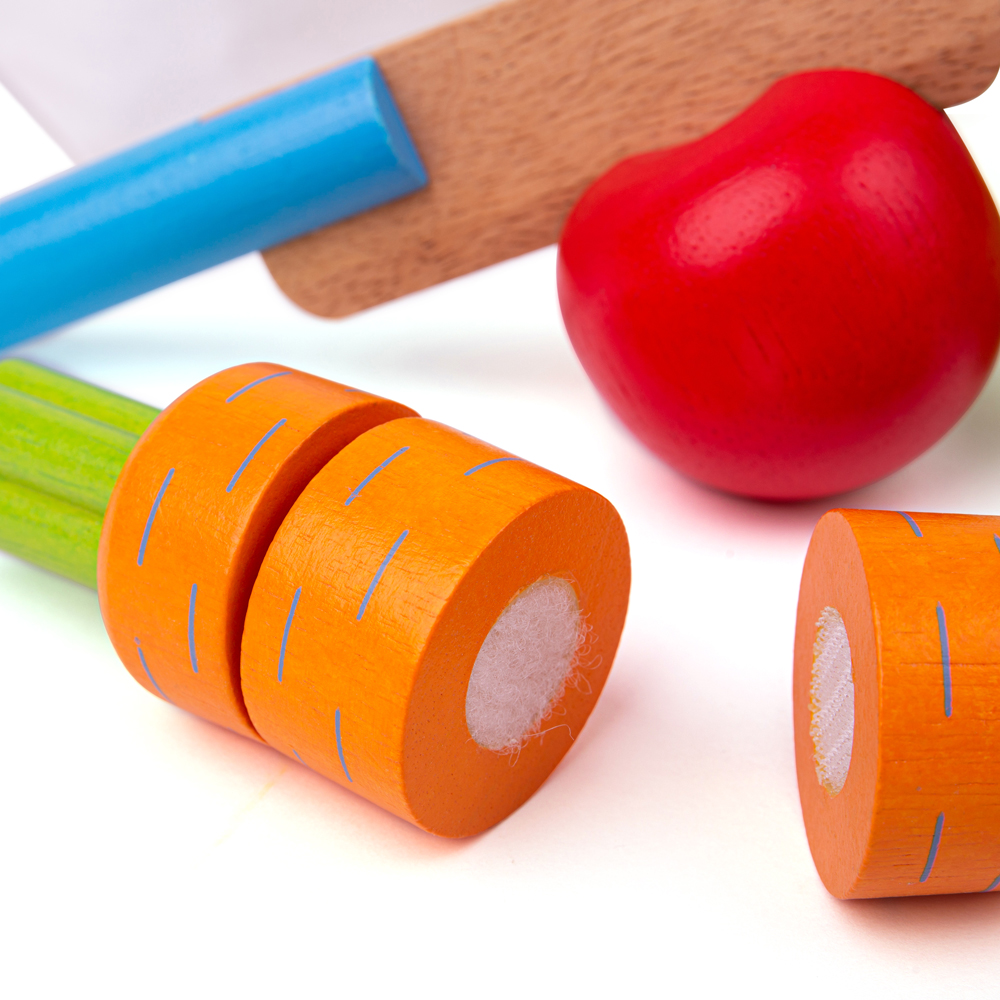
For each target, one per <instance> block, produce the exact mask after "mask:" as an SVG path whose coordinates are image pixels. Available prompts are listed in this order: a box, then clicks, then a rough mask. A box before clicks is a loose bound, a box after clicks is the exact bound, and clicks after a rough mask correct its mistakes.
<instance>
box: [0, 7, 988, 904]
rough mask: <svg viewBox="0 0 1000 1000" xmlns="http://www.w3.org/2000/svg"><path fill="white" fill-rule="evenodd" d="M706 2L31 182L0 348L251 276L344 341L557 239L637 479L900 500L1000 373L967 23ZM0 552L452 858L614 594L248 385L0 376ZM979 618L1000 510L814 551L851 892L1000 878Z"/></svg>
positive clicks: (917, 524) (984, 885)
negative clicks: (109, 383) (954, 122)
mask: <svg viewBox="0 0 1000 1000" xmlns="http://www.w3.org/2000/svg"><path fill="white" fill-rule="evenodd" d="M691 6H692V5H690V4H686V3H680V2H678V3H672V4H666V5H665V4H662V3H659V2H657V0H634V2H631V3H627V2H625V0H509V2H507V3H503V4H499V5H497V6H495V7H491V8H489V9H487V10H485V11H482V12H480V13H478V14H475V15H472V16H470V17H467V18H464V19H462V20H460V21H457V22H454V23H452V24H449V25H445V26H443V27H441V28H439V29H435V30H434V31H431V32H428V33H426V34H424V35H421V36H419V37H417V38H413V39H409V40H406V41H404V42H400V43H397V44H396V45H394V46H392V47H390V48H388V49H386V50H384V51H382V52H378V53H375V55H374V56H373V57H365V58H362V59H359V60H355V61H353V62H351V63H349V64H347V65H345V66H342V67H338V68H335V69H333V70H330V71H328V72H326V73H323V74H320V75H318V76H315V77H313V78H310V79H308V80H306V81H304V82H300V83H296V84H293V85H291V86H289V87H287V88H284V89H282V90H280V91H278V92H276V93H273V94H270V95H267V96H265V97H263V98H259V99H255V100H251V101H249V102H247V103H245V104H243V105H240V106H239V107H237V108H235V109H231V110H229V111H225V112H222V113H219V114H216V115H210V116H207V117H206V118H204V119H202V120H200V121H198V122H195V123H193V124H192V125H189V126H187V127H185V128H182V129H180V130H178V131H175V132H173V133H170V134H167V135H165V136H162V137H161V138H159V139H156V140H154V141H152V142H149V143H146V144H144V145H141V146H138V147H135V148H133V149H131V150H128V151H126V152H123V153H120V154H117V155H116V156H113V157H111V158H109V159H107V160H104V161H102V162H99V163H94V164H90V165H88V166H85V167H82V168H80V169H77V170H73V171H70V172H68V173H66V174H64V175H61V176H59V177H57V178H55V179H54V180H52V181H50V182H48V183H46V184H42V185H39V186H37V187H35V188H32V189H30V190H28V191H25V192H22V193H20V194H17V195H14V196H13V197H11V198H8V199H6V200H5V201H3V202H0V297H2V301H3V302H4V309H3V311H2V316H0V343H2V344H3V345H5V346H9V345H12V344H15V343H17V342H20V341H22V340H24V339H25V338H28V337H31V336H34V335H36V334H39V333H42V332H45V331H48V330H51V329H53V328H56V327H58V326H60V325H62V324H64V323H67V322H69V321H71V320H74V319H78V318H80V317H83V316H86V315H88V314H90V313H92V312H94V311H97V310H99V309H103V308H105V307H107V306H109V305H112V304H114V303H117V302H121V301H124V300H125V299H127V298H130V297H132V296H134V295H137V294H140V293H142V292H144V291H147V290H149V289H152V288H155V287H157V286H159V285H162V284H165V283H167V282H170V281H173V280H176V279H177V278H179V277H182V276H184V275H188V274H192V273H195V272H196V271H199V270H202V269H204V268H206V267H209V266H211V265H213V264H216V263H219V262H221V261H223V260H227V259H230V258H232V257H235V256H237V255H240V254H243V253H246V252H248V251H250V250H262V251H264V252H265V258H266V260H267V263H268V265H269V267H270V268H271V269H272V272H273V273H274V275H275V277H276V278H277V280H278V282H279V284H280V285H281V287H282V288H283V289H284V290H285V291H286V292H287V293H288V294H289V295H290V296H291V297H292V298H293V299H294V300H295V301H296V302H298V303H299V304H300V305H303V306H304V307H305V308H307V309H310V310H312V311H314V312H317V313H319V314H321V315H326V316H335V315H345V314H347V313H349V312H352V311H356V310H358V309H361V308H364V307H367V306H370V305H374V304H376V303H378V302H381V301H385V300H387V299H390V298H393V297H396V296H399V295H402V294H405V293H406V292H409V291H412V290H415V289H418V288H421V287H425V286H427V285H430V284H434V283H436V282H439V281H442V280H444V279H446V278H449V277H453V276H455V275H458V274H462V273H465V272H467V271H470V270H473V269H475V268H478V267H482V266H484V265H486V264H489V263H493V262H495V261H497V260H501V259H504V258H506V257H510V256H513V255H515V254H518V253H522V252H524V251H527V250H530V249H533V248H535V247H538V246H542V245H546V244H548V243H551V242H553V241H554V240H557V239H558V241H559V259H558V278H557V280H558V294H559V300H560V305H561V308H562V312H563V317H564V320H565V323H566V327H567V331H568V333H569V337H570V340H571V342H572V344H573V346H574V348H575V350H576V352H577V354H578V355H579V357H580V360H581V362H582V363H583V366H584V368H585V369H586V371H587V374H588V375H589V376H590V378H591V379H592V381H593V382H594V384H595V386H596V387H597V389H598V391H599V392H600V393H601V395H602V396H603V397H604V399H605V400H606V402H607V403H608V405H609V406H610V408H611V409H612V410H613V411H614V412H615V413H616V414H617V416H618V417H619V418H620V419H621V420H622V422H623V423H624V424H625V425H626V426H627V427H628V428H629V429H630V430H631V431H632V432H633V433H634V434H635V435H636V437H638V438H639V439H640V440H641V441H642V442H643V443H644V444H645V445H646V446H647V447H648V448H649V449H650V450H651V451H652V452H654V453H655V454H656V455H657V456H659V457H660V458H661V459H662V460H663V461H665V462H667V463H668V464H670V465H671V466H673V467H674V468H676V469H677V470H678V471H680V472H681V473H683V474H685V475H686V476H688V477H689V478H691V479H693V480H696V481H698V482H700V483H703V484H705V485H706V486H707V487H711V488H715V489H720V490H724V491H727V492H730V493H733V494H736V495H739V496H744V497H748V498H752V499H755V500H765V501H796V500H802V499H814V498H822V497H828V496H831V495H833V494H836V493H841V492H843V491H845V490H849V489H853V488H855V487H858V486H862V485H865V484H867V483H870V482H872V481H874V480H876V479H878V478H880V477H882V476H885V475H887V474H889V473H890V472H893V471H895V470H896V469H898V468H900V467H901V466H903V465H904V464H906V463H907V462H909V461H911V460H912V459H913V458H915V457H916V456H917V455H919V454H921V453H922V452H923V451H925V450H926V449H927V448H928V447H930V446H931V445H932V444H933V443H934V442H935V441H937V440H938V439H939V438H940V437H941V436H942V435H943V434H944V433H945V432H946V431H948V430H949V429H950V428H951V427H952V426H953V425H954V424H955V422H956V421H957V420H958V419H959V418H960V417H961V416H962V414H963V413H964V412H965V411H966V410H967V408H968V407H969V406H970V405H971V403H972V402H973V400H974V399H975V398H976V396H977V395H978V393H979V391H980V390H981V389H982V387H983V385H984V384H985V382H986V379H987V377H988V376H989V373H990V371H991V369H992V366H993V364H994V361H995V358H996V354H997V348H998V344H1000V216H998V214H997V210H996V207H995V206H994V203H993V200H992V198H991V196H990V193H989V191H988V190H987V188H986V185H985V184H984V182H983V180H982V178H981V177H980V175H979V172H978V170H977V168H976V165H975V163H974V162H973V160H972V158H971V156H970V155H969V153H968V151H967V150H966V148H965V146H964V145H963V143H962V141H961V139H960V138H959V136H958V134H957V133H956V131H955V130H954V128H953V127H952V126H951V124H950V123H949V121H948V119H947V117H946V116H945V114H944V113H943V111H942V110H941V108H942V107H944V106H947V105H950V104H955V103H960V102H961V101H964V100H968V99H971V98H972V97H974V96H976V95H977V94H978V93H980V92H981V91H982V90H983V89H985V87H986V86H987V85H988V84H989V83H990V81H991V80H992V78H993V76H994V75H995V73H996V69H997V66H998V64H1000V38H998V37H997V36H996V33H995V31H993V25H992V22H991V18H992V15H993V13H994V11H993V9H992V5H991V4H990V3H986V2H983V0H962V2H960V3H952V4H949V5H947V6H946V7H942V9H941V10H940V11H939V12H938V13H937V15H936V18H932V20H935V22H936V23H935V30H934V32H928V31H927V30H926V25H924V24H923V22H922V21H921V20H919V19H918V18H917V17H916V15H915V14H913V13H912V12H910V11H909V8H906V9H903V8H901V7H899V8H897V7H896V6H891V7H890V8H889V9H886V10H881V9H879V11H878V13H877V14H873V13H872V10H871V9H870V6H869V5H866V4H863V3H861V2H860V0H850V2H848V3H846V4H845V3H841V4H839V5H837V7H838V17H837V18H835V19H834V18H832V17H831V7H830V5H829V4H827V3H825V2H818V0H799V2H795V3H791V4H787V3H780V4H779V3H774V4H759V5H753V8H752V10H749V11H748V10H747V9H746V6H747V5H741V4H739V3H737V2H736V0H712V2H710V3H708V4H700V5H698V6H699V10H700V11H701V13H702V14H704V15H705V17H704V18H702V19H701V20H697V21H696V22H695V21H691V20H690V19H686V18H685V14H686V13H688V14H689V13H690V10H688V8H689V7H691ZM846 14H853V15H854V16H855V17H854V20H852V19H851V17H848V16H846ZM612 15H614V16H612ZM609 18H611V21H609ZM720 19H721V20H720ZM612 22H613V23H614V28H613V30H609V28H608V25H609V24H610V23H612ZM862 22H863V24H862ZM720 23H721V24H722V25H724V26H725V27H724V29H723V33H724V31H726V30H728V31H730V32H733V33H737V32H744V33H746V35H747V37H752V38H753V39H754V44H753V45H750V46H749V49H748V51H747V53H746V56H745V58H743V59H742V60H741V61H740V63H739V64H738V65H737V64H735V63H734V62H733V58H734V57H733V54H732V52H730V51H729V50H727V49H725V46H721V45H720V44H719V43H718V36H719V24H720ZM886 38H892V39H893V43H894V44H893V45H892V46H886V45H883V44H880V40H884V39H886ZM595 39H600V40H601V42H602V45H601V46H598V47H597V48H595V45H594V42H595ZM585 51H586V52H588V53H590V55H589V56H588V57H587V60H589V61H587V60H583V56H582V55H581V53H582V52H585ZM886 53H891V54H888V55H887V54H886ZM581 60H583V61H581ZM705 65H707V66H708V67H709V69H710V70H711V71H712V72H713V73H715V74H716V77H717V79H716V80H715V82H714V83H706V82H705V81H706V74H705V73H704V72H702V73H701V74H700V75H697V77H695V76H690V75H689V76H685V74H686V73H689V71H691V70H692V69H693V67H695V66H701V67H702V68H704V66H705ZM709 76H711V73H710V74H709ZM487 97H489V98H490V99H489V100H487V99H486V98H487ZM331 335H335V334H334V333H331ZM0 547H2V548H3V549H5V550H6V551H8V552H10V553H12V554H14V555H16V556H18V557H20V558H22V559H25V560H27V561H29V562H32V563H35V564H36V565H38V566H41V567H43V568H44V569H47V570H49V571H51V572H55V573H59V574H62V575H64V576H66V577H69V578H70V579H72V580H75V581H77V582H78V583H80V584H82V585H84V586H89V587H96V589H97V590H98V594H99V597H100V606H101V612H102V615H103V618H104V623H105V626H106V628H107V631H108V635H109V637H110V639H111V642H112V644H113V645H114V648H115V650H116V652H117V653H118V656H119V657H120V659H121V661H122V663H123V664H124V666H125V668H126V669H127V670H128V671H129V672H130V673H131V674H132V676H133V677H134V678H135V680H136V681H137V682H138V683H139V684H141V685H142V686H143V687H145V688H146V689H147V690H148V691H149V692H150V694H151V695H153V696H155V697H159V698H162V699H164V700H166V701H168V702H170V703H172V704H174V705H176V706H178V707H180V708H183V709H186V710H187V711H190V712H192V713H195V714H196V715H199V716H201V717H202V718H205V719H208V720H210V721H212V722H214V723H216V724H218V725H220V726H224V727H226V728H228V729H230V730H232V731H233V732H236V733H239V734H241V735H242V736H245V737H247V738H248V739H251V740H256V741H260V742H263V743H266V744H268V745H269V746H271V747H273V748H275V749H276V750H278V751H279V752H281V753H283V754H285V755H286V756H288V757H289V758H292V759H294V760H297V761H300V762H301V763H303V764H305V765H306V766H308V767H310V768H312V769H314V770H316V771H317V772H319V773H320V774H323V775H324V776H326V777H327V778H329V779H330V780H331V781H333V782H336V783H338V784H340V785H342V786H344V787H346V788H348V789H350V790H351V791H353V792H356V793H358V794H359V795H362V796H364V797H365V798H367V799H369V800H370V801H372V802H374V803H376V804H377V805H379V806H381V807H383V808H385V809H387V810H389V811H390V812H392V813H394V814H396V815H397V816H400V817H402V818H403V819H406V820H408V821H409V822H411V823H413V824H415V825H417V826H418V827H420V828H422V829H424V830H427V831H429V832H431V833H434V834H438V835H441V836H446V837H465V836H469V835H473V834H476V833H479V832H482V831H483V830H486V829H488V828H489V827H491V826H493V825H495V824H497V823H499V822H500V821H502V820H503V819H504V818H505V817H507V816H508V815H509V814H510V813H511V812H513V811H514V810H515V809H517V808H518V807H519V806H520V805H522V804H523V803H524V802H525V801H526V800H527V799H528V798H529V797H530V796H531V795H532V794H533V793H534V792H535V791H536V790H537V789H538V788H539V787H540V785H541V784H542V783H543V782H544V781H545V779H546V778H547V776H548V775H549V774H550V773H551V772H552V770H553V769H554V768H555V767H556V766H557V765H558V763H559V761H560V760H561V759H562V757H563V755H564V754H565V753H566V752H567V750H568V749H569V747H570V745H571V744H572V741H573V739H574V738H575V736H576V734H578V733H579V731H580V728H581V727H582V726H583V725H584V723H585V722H586V720H587V718H588V716H589V715H590V712H591V711H592V710H593V708H594V706H595V704H596V701H597V699H598V698H599V696H600V693H601V690H602V688H603V686H604V683H605V680H606V678H607V676H608V672H609V670H610V669H611V665H612V662H613V659H614V655H615V652H616V649H617V646H618V641H619V637H620V635H621V632H622V628H623V625H624V621H625V613H626V607H627V603H628V596H629V586H630V571H629V549H628V541H627V537H626V526H625V525H623V524H622V520H621V518H620V517H619V515H618V513H617V512H616V511H615V509H614V507H613V506H612V505H611V504H610V503H609V502H608V501H607V500H605V499H604V498H603V497H601V496H600V495H598V494H597V493H595V492H593V491H592V490H589V489H587V488H586V487H584V486H581V485H579V484H577V483H574V482H571V481H570V480H568V479H564V478H563V477H562V476H560V475H558V473H557V472H550V471H548V470H546V469H543V468H540V467H538V466H535V465H533V464H531V463H530V462H527V461H525V460H523V459H521V458H520V457H518V456H516V455H512V454H509V453H507V452H505V451H503V450H502V449H499V448H496V447H494V446H492V445H490V444H486V443H485V442H482V441H479V440H477V439H475V438H472V437H469V436H468V435H466V434H463V433H462V432H461V431H459V430H455V429H452V428H450V427H446V426H444V425H442V424H438V423H435V422H434V421H433V420H430V419H425V418H423V417H422V416H420V415H418V414H417V413H415V412H414V411H413V410H411V409H409V408H408V407H407V406H405V405H404V404H402V403H397V402H394V401H392V400H388V399H384V398H381V397H379V396H376V395H372V394H370V393H368V392H366V391H364V389H362V388H356V387H352V386H346V385H341V384H339V383H335V382H331V381H328V380H326V379H322V378H318V377H316V376H313V375H310V374H308V373H306V372H302V371H297V370H294V369H291V368H287V367H283V366H281V365H280V364H271V363H255V364H248V365H240V366H237V367H235V368H230V369H227V370H225V371H222V372H219V373H217V374H214V375H211V376H210V377H208V378H206V379H204V380H203V381H201V382H200V383H198V384H197V385H195V386H194V387H192V388H191V389H190V390H188V391H187V392H185V393H184V394H183V395H182V396H180V398H178V399H177V400H175V401H174V402H173V403H172V404H171V405H170V406H168V407H167V408H166V409H165V410H163V411H162V412H158V411H156V410H155V409H153V408H151V407H148V406H145V405H144V404H141V403H138V402H135V401H133V400H130V399H127V398H125V397H122V396H119V395H116V394H114V393H110V392H108V391H106V390H104V389H101V388H99V387H96V386H93V385H89V384H87V383H84V382H80V381H79V380H77V379H74V378H71V377H69V376H67V375H63V374H60V373H57V372H53V371H50V370H48V369H46V368H42V367H40V366H38V365H35V364H32V363H30V362H27V361H23V360H20V359H14V358H9V359H7V360H3V361H0ZM998 587H1000V517H990V516H965V515H949V514H927V513H918V512H912V511H861V510H832V511H830V512H829V513H827V514H826V515H825V516H824V517H823V518H822V519H821V520H820V522H819V524H818V525H817V527H816V529H815V532H814V535H813V539H812V543H811V544H810V547H809V551H808V554H807V556H806V561H805V567H804V570H803V576H802V583H801V591H800V597H799V607H798V620H797V629H796V637H795V650H794V672H793V673H794V679H793V684H792V687H793V700H794V720H795V722H794V724H795V746H796V756H797V769H798V778H799V791H800V797H801V802H802V811H803V816H804V820H805V826H806V832H807V834H808V838H809V844H810V847H811V849H812V853H813V857H814V860H815V863H816V867H817V870H818V872H819V874H820V876H821V878H822V880H823V882H824V884H825V885H826V887H827V888H828V889H829V891H830V892H831V893H833V894H834V895H835V896H837V897H840V898H852V897H872V896H902V895H918V894H932V893H951V892H983V891H992V890H993V889H996V888H997V887H1000V639H998V637H997V636H998V634H997V631H996V628H995V621H996V617H997V609H998V606H1000V589H998ZM775 655H781V654H780V653H779V652H776V654H775Z"/></svg>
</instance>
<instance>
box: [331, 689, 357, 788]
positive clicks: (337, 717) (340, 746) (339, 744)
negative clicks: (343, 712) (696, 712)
mask: <svg viewBox="0 0 1000 1000" xmlns="http://www.w3.org/2000/svg"><path fill="white" fill-rule="evenodd" d="M333 723H334V728H335V729H336V731H337V753H339V754H340V766H341V767H342V768H343V769H344V774H345V775H347V780H348V781H349V782H350V783H351V784H352V785H353V784H354V779H353V778H352V777H351V772H350V771H348V770H347V764H346V763H345V761H344V744H343V742H342V740H341V739H340V709H339V708H338V709H337V711H336V713H335V715H334V717H333Z"/></svg>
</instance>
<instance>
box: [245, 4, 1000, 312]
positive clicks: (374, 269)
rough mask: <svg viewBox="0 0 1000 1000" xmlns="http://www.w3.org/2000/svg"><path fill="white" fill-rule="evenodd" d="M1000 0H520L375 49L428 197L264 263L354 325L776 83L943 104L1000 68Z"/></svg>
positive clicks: (487, 255) (301, 297) (551, 219)
mask: <svg viewBox="0 0 1000 1000" xmlns="http://www.w3.org/2000/svg"><path fill="white" fill-rule="evenodd" d="M998 14H1000V4H998V3H997V0H885V2H881V3H873V2H872V0H509V2H507V3H503V4H500V5H498V6H496V7H491V8H489V9H488V10H486V11H483V12H481V13H478V14H474V15H471V16H469V17H467V18H464V19H462V20H459V21H455V22H452V23H450V24H447V25H444V26H442V27H440V28H437V29H435V30H433V31H430V32H428V33H426V34H423V35H420V36H418V37H415V38H412V39H409V40H407V41H404V42H401V43H399V44H396V45H393V46H390V47H388V48H385V49H382V50H381V51H379V52H376V53H375V55H376V58H377V59H378V61H379V63H380V64H381V66H382V68H383V71H384V72H385V75H386V77H387V79H388V81H389V84H390V86H391V87H392V90H393V93H394V94H395V96H396V99H397V101H398V103H399V106H400V108H401V110H402V112H403V116H404V118H405V120H406V122H407V124H408V126H409V127H410V130H411V133H412V135H413V137H414V139H415V141H416V144H417V147H418V149H419V150H420V152H421V155H422V156H423V157H424V160H425V163H426V165H427V168H428V170H429V173H430V176H431V184H430V186H429V188H427V189H426V190H424V191H421V192H419V193H417V194H414V195H411V196H409V197H407V198H405V199H403V200H401V201H398V202H395V203H392V204H389V205H384V206H382V207H380V208H377V209H375V210H374V211H372V212H368V213H365V214H364V215H361V216H358V217H355V218H353V219H348V220H346V221H344V222H341V223H338V224H336V225H333V226H329V227H327V228H325V229H321V230H317V231H316V232H315V233H310V234H308V235H306V236H303V237H300V238H298V239H296V240H293V241H291V242H289V243H286V244H282V245H280V246H277V247H274V248H272V249H271V250H268V251H266V252H265V253H264V259H265V261H266V262H267V265H268V267H269V268H270V269H271V273H272V274H273V275H274V278H275V280H276V281H277V282H278V284H279V286H280V287H281V288H282V290H283V291H284V292H285V293H286V294H287V295H288V296H289V297H290V298H291V299H292V300H293V301H295V302H296V303H297V304H298V305H300V306H302V307H303V308H304V309H307V310H309V311H310V312H314V313H317V314H319V315H322V316H331V317H334V316H345V315H348V314H350V313H352V312H355V311H357V310H360V309H364V308H367V307H369V306H373V305H376V304H378V303H380V302H384V301H387V300H389V299H392V298H396V297H398V296H400V295H404V294H406V293H408V292H412V291H416V290H417V289H420V288H424V287H427V286H429V285H433V284H436V283H438V282H440V281H445V280H447V279H449V278H454V277H457V276H459V275H461V274H465V273H467V272H469V271H473V270H476V269H478V268H481V267H485V266H487V265H489V264H493V263H496V262H498V261H501V260H505V259H507V258H509V257H513V256H516V255H518V254H522V253H526V252H527V251H529V250H534V249H536V248H538V247H541V246H546V245H547V244H550V243H553V242H555V241H556V240H557V239H558V237H559V233H560V229H561V227H562V224H563V220H564V219H565V217H566V215H567V213H568V212H569V209H570V208H571V207H572V205H573V203H574V202H575V201H576V199H577V198H578V197H579V196H580V195H581V194H582V192H583V191H584V189H585V188H586V187H587V185H589V184H590V183H591V182H592V181H593V180H594V179H595V178H596V177H598V176H599V175H600V174H602V173H603V172H604V171H605V170H607V169H608V168H609V167H610V166H612V165H613V164H614V163H616V162H617V161H618V160H621V159H622V158H624V157H626V156H629V155H632V154H634V153H638V152H642V151H644V150H649V149H655V148H658V147H663V146H669V145H674V144H677V143H682V142H688V141H690V140H692V139H696V138H698V137H699V136H702V135H704V134H705V133H706V132H709V131H711V130H713V129H715V128H717V127H718V126H719V125H721V124H722V123H723V122H724V121H726V120H727V119H728V118H730V117H732V116H733V115H734V114H736V113H737V112H739V111H740V110H742V109H743V108H744V107H746V106H747V105H748V104H750V103H751V102H752V101H754V100H755V99H756V98H757V97H759V96H760V94H761V93H762V92H763V91H764V90H765V89H766V88H767V87H768V86H769V85H770V84H771V83H773V82H774V81H775V80H776V79H778V78H779V77H781V76H784V75H786V74H788V73H792V72H796V71H800V70H804V69H811V68H818V67H834V66H836V67H848V68H856V69H864V70H870V71H872V72H876V73H880V74H882V75H885V76H888V77H891V78H892V79H895V80H897V81H899V82H900V83H903V84H905V85H906V86H908V87H911V88H913V89H914V90H916V91H917V93H919V94H920V95H921V96H922V97H924V98H925V99H926V100H928V101H930V102H931V103H932V104H935V105H937V106H939V107H947V106H951V105H954V104H960V103H962V102H964V101H967V100H970V99H971V98H973V97H975V96H976V95H978V94H979V93H981V92H982V91H983V90H984V89H985V88H986V87H987V86H988V85H989V84H990V83H991V82H992V80H993V78H994V76H995V75H996V71H997V66H998V64H1000V17H998Z"/></svg>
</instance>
